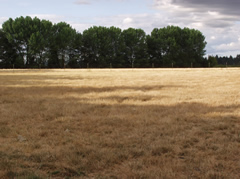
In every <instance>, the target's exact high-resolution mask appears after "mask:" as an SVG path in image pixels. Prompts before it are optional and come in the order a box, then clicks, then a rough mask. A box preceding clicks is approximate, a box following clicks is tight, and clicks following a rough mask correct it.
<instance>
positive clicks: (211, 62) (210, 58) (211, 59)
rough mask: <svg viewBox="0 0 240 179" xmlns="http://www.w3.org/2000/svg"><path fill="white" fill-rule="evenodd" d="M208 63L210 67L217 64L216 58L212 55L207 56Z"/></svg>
mask: <svg viewBox="0 0 240 179" xmlns="http://www.w3.org/2000/svg"><path fill="white" fill-rule="evenodd" d="M208 64H209V66H210V67H215V66H217V64H218V62H217V59H216V58H215V57H214V56H208Z"/></svg>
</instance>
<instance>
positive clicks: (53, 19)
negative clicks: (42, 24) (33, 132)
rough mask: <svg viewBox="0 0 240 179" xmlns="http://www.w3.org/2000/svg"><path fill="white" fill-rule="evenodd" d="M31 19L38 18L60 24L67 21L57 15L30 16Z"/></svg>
mask: <svg viewBox="0 0 240 179" xmlns="http://www.w3.org/2000/svg"><path fill="white" fill-rule="evenodd" d="M29 16H30V17H32V18H34V17H38V18H39V19H45V20H49V21H51V22H53V23H58V22H61V21H65V20H64V19H65V17H64V16H59V15H56V14H30V15H29Z"/></svg>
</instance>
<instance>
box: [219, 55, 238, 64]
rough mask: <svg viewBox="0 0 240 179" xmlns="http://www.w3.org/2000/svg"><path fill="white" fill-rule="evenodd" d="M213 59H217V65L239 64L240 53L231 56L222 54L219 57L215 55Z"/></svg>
mask: <svg viewBox="0 0 240 179" xmlns="http://www.w3.org/2000/svg"><path fill="white" fill-rule="evenodd" d="M215 59H216V61H217V65H218V66H219V67H221V66H240V55H237V56H236V57H233V56H231V55H230V56H229V57H227V56H223V57H219V56H218V55H216V56H215Z"/></svg>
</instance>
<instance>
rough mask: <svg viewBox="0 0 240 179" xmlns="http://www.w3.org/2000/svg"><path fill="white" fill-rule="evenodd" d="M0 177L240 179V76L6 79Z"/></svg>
mask: <svg viewBox="0 0 240 179" xmlns="http://www.w3.org/2000/svg"><path fill="white" fill-rule="evenodd" d="M0 178H34V179H37V178H164V179H173V178H178V179H181V178H183V179H185V178H186V179H187V178H189V179H190V178H212V179H218V178H219V179H220V178H226V179H231V178H232V179H237V178H240V69H239V68H222V69H133V70H132V69H128V70H127V69H102V70H100V69H96V70H95V69H89V70H87V69H86V70H67V69H66V70H14V71H13V70H0Z"/></svg>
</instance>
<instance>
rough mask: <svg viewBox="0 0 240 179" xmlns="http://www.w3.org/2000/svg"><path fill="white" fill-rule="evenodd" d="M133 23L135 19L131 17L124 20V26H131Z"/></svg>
mask: <svg viewBox="0 0 240 179" xmlns="http://www.w3.org/2000/svg"><path fill="white" fill-rule="evenodd" d="M132 22H133V19H132V18H130V17H127V18H125V19H123V24H131V23H132Z"/></svg>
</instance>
